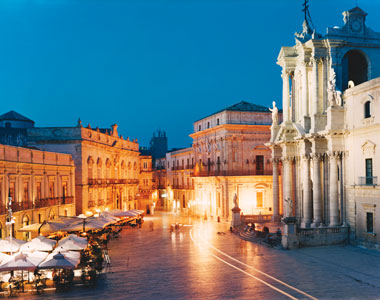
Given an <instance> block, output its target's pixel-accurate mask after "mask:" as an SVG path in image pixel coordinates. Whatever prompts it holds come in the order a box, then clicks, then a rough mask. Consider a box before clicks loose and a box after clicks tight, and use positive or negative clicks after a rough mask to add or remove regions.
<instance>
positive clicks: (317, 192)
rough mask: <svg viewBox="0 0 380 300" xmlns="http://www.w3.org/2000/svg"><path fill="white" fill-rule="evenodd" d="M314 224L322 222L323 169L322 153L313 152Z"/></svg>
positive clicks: (316, 225)
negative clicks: (321, 163)
mask: <svg viewBox="0 0 380 300" xmlns="http://www.w3.org/2000/svg"><path fill="white" fill-rule="evenodd" d="M312 158H313V224H312V227H318V226H319V225H320V224H321V222H322V197H321V195H322V194H321V192H322V190H321V169H320V167H321V166H320V158H321V155H320V154H317V153H315V154H313V156H312Z"/></svg>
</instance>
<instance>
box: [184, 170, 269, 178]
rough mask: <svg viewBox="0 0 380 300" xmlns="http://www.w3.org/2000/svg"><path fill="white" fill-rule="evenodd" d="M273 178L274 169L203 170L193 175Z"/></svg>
mask: <svg viewBox="0 0 380 300" xmlns="http://www.w3.org/2000/svg"><path fill="white" fill-rule="evenodd" d="M260 175H261V176H271V175H273V171H272V169H270V170H240V171H239V170H236V171H222V170H202V171H198V172H194V173H193V174H191V176H193V177H207V176H260Z"/></svg>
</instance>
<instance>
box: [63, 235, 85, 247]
mask: <svg viewBox="0 0 380 300" xmlns="http://www.w3.org/2000/svg"><path fill="white" fill-rule="evenodd" d="M66 241H74V242H75V243H79V244H84V245H87V244H88V242H87V239H86V238H83V237H79V236H77V235H75V234H69V235H68V236H66V237H64V238H63V239H61V240H60V241H59V242H58V245H61V244H63V243H65V242H66Z"/></svg>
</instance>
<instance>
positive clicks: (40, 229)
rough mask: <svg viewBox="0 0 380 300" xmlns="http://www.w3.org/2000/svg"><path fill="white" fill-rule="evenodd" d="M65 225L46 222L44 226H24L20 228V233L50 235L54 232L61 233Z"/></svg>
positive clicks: (37, 224)
mask: <svg viewBox="0 0 380 300" xmlns="http://www.w3.org/2000/svg"><path fill="white" fill-rule="evenodd" d="M63 226H64V223H62V222H44V223H42V224H39V223H36V224H31V225H27V226H24V227H22V228H20V229H19V230H18V231H20V232H35V233H38V234H49V233H53V232H57V231H60V230H61V229H62V227H63Z"/></svg>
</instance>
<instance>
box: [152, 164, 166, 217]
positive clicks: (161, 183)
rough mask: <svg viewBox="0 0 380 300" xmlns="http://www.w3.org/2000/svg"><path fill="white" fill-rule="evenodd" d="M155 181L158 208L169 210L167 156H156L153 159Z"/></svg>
mask: <svg viewBox="0 0 380 300" xmlns="http://www.w3.org/2000/svg"><path fill="white" fill-rule="evenodd" d="M153 164H154V169H153V181H154V183H155V187H156V194H155V199H156V209H157V210H164V211H167V210H169V202H168V192H167V190H166V188H167V186H168V184H167V171H166V157H163V158H156V159H154V160H153Z"/></svg>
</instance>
